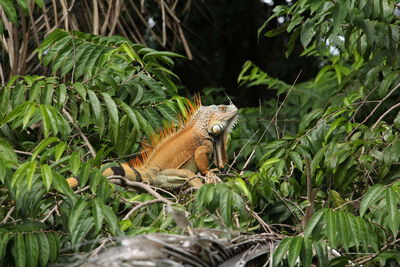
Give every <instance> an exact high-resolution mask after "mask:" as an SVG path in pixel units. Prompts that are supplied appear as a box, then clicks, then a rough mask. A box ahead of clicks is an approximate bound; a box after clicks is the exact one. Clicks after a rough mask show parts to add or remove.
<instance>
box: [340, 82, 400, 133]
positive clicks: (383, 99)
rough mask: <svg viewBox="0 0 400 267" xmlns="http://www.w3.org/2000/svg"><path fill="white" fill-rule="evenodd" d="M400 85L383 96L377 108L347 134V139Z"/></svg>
mask: <svg viewBox="0 0 400 267" xmlns="http://www.w3.org/2000/svg"><path fill="white" fill-rule="evenodd" d="M399 87H400V83H398V84H397V85H396V86H395V87H394V88H393V89H392V90H390V92H389V93H388V94H387V95H386V96H385V97H384V98H382V100H380V101H379V102H378V104H377V105H376V106H375V108H374V109H373V110H372V111H371V113H370V114H368V116H367V117H366V118H365V119H364V120H363V121H362V122H361V123H360V124H358V125H357V126H356V127H354V128H353V130H352V131H351V132H350V133H349V134H348V135H347V136H346V139H345V140H346V141H347V140H348V139H349V138H350V137H351V136H352V135H353V134H354V133H355V131H357V129H358V128H359V127H360V126H361V125H363V124H364V123H365V122H366V121H367V120H368V119H369V118H371V116H372V115H373V114H374V113H375V111H376V110H377V109H378V108H379V106H380V105H381V104H382V103H383V102H384V101H385V100H386V99H387V98H388V97H389V96H390V95H391V94H392V93H393V92H394V91H396V90H397V89H398V88H399Z"/></svg>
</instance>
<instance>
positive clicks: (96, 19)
mask: <svg viewBox="0 0 400 267" xmlns="http://www.w3.org/2000/svg"><path fill="white" fill-rule="evenodd" d="M93 34H96V35H98V34H99V4H98V3H97V0H93Z"/></svg>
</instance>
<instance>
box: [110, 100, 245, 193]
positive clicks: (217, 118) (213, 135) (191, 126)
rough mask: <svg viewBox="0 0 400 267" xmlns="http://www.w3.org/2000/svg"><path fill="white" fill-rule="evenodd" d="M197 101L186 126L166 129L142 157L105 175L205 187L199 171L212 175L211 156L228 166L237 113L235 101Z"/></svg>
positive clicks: (152, 142) (175, 185)
mask: <svg viewBox="0 0 400 267" xmlns="http://www.w3.org/2000/svg"><path fill="white" fill-rule="evenodd" d="M196 102H197V103H195V104H194V106H192V107H191V112H190V113H191V115H190V118H189V119H187V122H186V123H185V125H183V126H182V127H180V128H178V129H177V130H170V129H167V130H164V131H163V132H162V133H161V134H160V135H159V136H158V137H157V138H153V139H152V140H151V144H150V148H145V149H143V150H142V153H141V156H140V157H139V158H136V159H135V160H131V161H130V162H129V163H122V164H120V165H118V166H116V167H110V168H107V169H105V170H104V172H103V175H104V176H106V177H109V176H113V175H120V176H123V177H126V178H128V179H130V180H133V181H143V182H146V183H149V184H151V185H154V186H159V187H164V188H176V187H179V186H182V185H184V184H186V183H188V184H189V185H190V186H192V187H196V188H198V187H200V186H202V185H203V183H202V181H201V180H200V179H199V178H198V177H196V173H197V172H198V171H200V173H201V174H202V175H206V177H209V176H210V174H211V173H210V170H209V160H210V159H211V157H212V156H213V157H214V163H215V165H216V166H217V167H218V168H223V167H224V166H225V164H226V162H227V154H226V148H225V145H226V139H227V135H228V133H229V132H230V131H231V130H232V128H233V127H234V125H235V124H236V122H237V117H238V115H237V108H236V106H235V105H233V104H232V103H231V104H230V105H218V106H217V105H211V106H201V103H200V100H198V101H196ZM210 181H211V179H210Z"/></svg>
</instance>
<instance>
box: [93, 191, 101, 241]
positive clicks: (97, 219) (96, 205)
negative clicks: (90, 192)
mask: <svg viewBox="0 0 400 267" xmlns="http://www.w3.org/2000/svg"><path fill="white" fill-rule="evenodd" d="M92 203H93V204H92V210H93V217H94V224H95V229H96V233H98V232H99V231H100V229H101V226H102V224H103V220H104V212H103V210H104V204H103V201H102V200H101V199H100V198H97V197H96V198H94V199H93V202H92Z"/></svg>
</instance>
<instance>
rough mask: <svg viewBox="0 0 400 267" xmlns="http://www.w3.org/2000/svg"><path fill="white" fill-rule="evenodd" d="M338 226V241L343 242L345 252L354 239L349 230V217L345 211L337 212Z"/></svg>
mask: <svg viewBox="0 0 400 267" xmlns="http://www.w3.org/2000/svg"><path fill="white" fill-rule="evenodd" d="M338 219H339V221H338V226H339V237H340V242H341V243H342V244H343V246H344V249H345V250H346V252H349V247H350V244H351V242H352V240H353V239H354V234H355V233H351V232H350V229H351V228H350V219H349V214H348V213H345V212H341V211H339V212H338Z"/></svg>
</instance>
